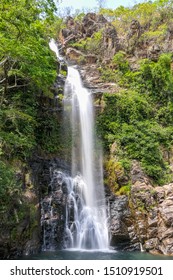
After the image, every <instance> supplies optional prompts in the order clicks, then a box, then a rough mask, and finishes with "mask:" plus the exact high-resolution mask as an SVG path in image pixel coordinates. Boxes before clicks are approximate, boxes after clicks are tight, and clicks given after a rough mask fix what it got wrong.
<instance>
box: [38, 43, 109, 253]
mask: <svg viewBox="0 0 173 280" xmlns="http://www.w3.org/2000/svg"><path fill="white" fill-rule="evenodd" d="M50 48H51V49H52V50H53V51H54V52H55V53H56V55H57V57H58V58H59V57H60V55H59V51H58V48H57V46H56V44H55V42H54V41H53V40H51V42H50ZM92 103H93V101H92V96H91V93H90V92H89V91H88V90H87V89H86V88H85V87H84V86H83V84H82V80H81V77H80V74H79V72H78V70H77V69H75V67H68V75H67V79H66V83H65V89H64V111H65V112H66V114H69V119H70V120H71V124H69V125H71V127H72V177H70V176H69V175H67V174H65V173H63V172H62V171H60V170H54V171H53V173H52V181H51V195H50V197H51V199H50V198H49V199H48V198H46V199H45V201H47V203H48V205H47V206H46V209H48V208H50V209H51V211H50V213H49V216H50V219H49V221H45V219H44V217H45V215H47V214H46V213H45V212H44V209H43V215H42V217H43V219H42V220H43V226H44V229H45V228H47V223H48V224H49V225H50V224H51V223H53V231H52V230H50V229H49V232H47V233H44V236H47V240H48V241H47V243H46V238H45V237H44V242H43V243H44V244H43V248H44V249H48V248H49V247H51V246H50V244H49V239H50V238H49V237H48V235H49V234H51V235H54V236H55V235H56V234H57V232H56V230H54V229H55V227H54V224H55V220H56V219H55V218H54V217H53V216H52V212H53V210H52V208H51V207H52V206H50V202H51V201H52V199H54V196H56V195H57V193H58V192H59V191H61V193H62V192H64V194H65V197H66V198H65V214H64V217H65V222H64V247H65V248H73V249H77V250H83V249H84V250H105V249H108V243H109V242H108V229H107V216H106V207H105V196H104V187H103V171H102V153H101V148H100V146H99V145H98V143H97V139H96V137H95V133H94V112H93V105H92ZM69 107H70V108H71V109H70V110H69ZM60 178H61V180H60ZM57 181H58V183H57ZM55 182H56V184H55ZM55 185H56V187H55ZM55 189H56V191H55ZM58 195H59V194H58ZM45 203H46V202H45ZM46 211H47V210H46ZM48 228H49V227H48ZM47 244H48V245H47Z"/></svg>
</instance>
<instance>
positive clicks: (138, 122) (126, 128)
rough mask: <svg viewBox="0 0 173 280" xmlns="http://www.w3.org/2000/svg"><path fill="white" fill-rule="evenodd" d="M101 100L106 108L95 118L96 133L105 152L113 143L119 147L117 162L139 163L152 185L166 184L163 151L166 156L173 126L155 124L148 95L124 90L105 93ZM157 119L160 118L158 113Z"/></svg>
mask: <svg viewBox="0 0 173 280" xmlns="http://www.w3.org/2000/svg"><path fill="white" fill-rule="evenodd" d="M104 100H105V103H106V107H105V109H104V111H103V113H101V114H100V116H99V117H98V130H99V133H100V134H101V135H102V137H103V141H104V145H105V149H107V150H108V149H109V147H110V145H111V144H112V143H114V142H115V141H116V143H117V144H118V147H119V148H118V149H117V152H116V155H117V156H118V157H119V158H120V159H122V160H123V159H124V158H125V159H127V160H133V159H136V160H139V161H140V162H141V164H142V167H143V169H144V170H145V172H146V173H147V174H148V175H149V176H150V177H152V178H153V179H154V181H155V182H157V183H160V184H162V183H164V182H165V181H167V180H168V179H169V175H168V174H169V168H168V162H167V160H168V159H167V160H166V159H165V157H164V152H163V151H167V153H168V154H169V152H170V150H171V146H172V145H173V128H172V126H167V127H164V126H163V125H162V124H161V123H159V122H158V113H157V114H156V108H155V107H154V106H152V105H153V104H150V103H149V102H148V100H147V95H141V94H139V93H137V92H134V91H123V92H121V93H120V94H113V95H112V94H105V95H104ZM168 115H169V111H168ZM159 116H160V119H161V112H160V110H159ZM169 117H170V115H169ZM166 118H168V116H166ZM170 120H171V119H170ZM127 162H128V161H127ZM127 168H128V166H127Z"/></svg>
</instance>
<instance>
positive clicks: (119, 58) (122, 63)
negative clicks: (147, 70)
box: [112, 51, 130, 74]
mask: <svg viewBox="0 0 173 280" xmlns="http://www.w3.org/2000/svg"><path fill="white" fill-rule="evenodd" d="M112 64H113V65H115V67H116V68H117V69H118V70H119V71H121V72H122V73H123V74H125V73H126V72H127V71H129V70H130V67H129V63H128V61H127V60H126V54H125V53H124V52H122V51H119V52H118V53H116V54H115V55H114V56H113V58H112Z"/></svg>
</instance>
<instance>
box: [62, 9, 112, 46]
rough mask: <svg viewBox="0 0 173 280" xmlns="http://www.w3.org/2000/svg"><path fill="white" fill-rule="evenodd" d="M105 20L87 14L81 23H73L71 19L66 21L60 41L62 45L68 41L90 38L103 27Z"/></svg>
mask: <svg viewBox="0 0 173 280" xmlns="http://www.w3.org/2000/svg"><path fill="white" fill-rule="evenodd" d="M106 23H107V20H106V19H105V18H104V17H103V16H102V15H96V14H95V13H88V14H86V15H85V16H84V18H83V20H82V22H78V21H75V20H74V19H73V18H72V17H68V18H67V20H66V28H64V29H62V32H61V35H60V39H61V42H62V44H63V45H67V43H68V42H70V41H77V40H79V39H81V38H86V37H91V36H92V35H93V34H94V32H97V31H99V30H100V29H101V28H103V27H104V26H105V24H106Z"/></svg>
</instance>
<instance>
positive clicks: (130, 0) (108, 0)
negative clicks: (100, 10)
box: [59, 0, 143, 10]
mask: <svg viewBox="0 0 173 280" xmlns="http://www.w3.org/2000/svg"><path fill="white" fill-rule="evenodd" d="M61 2H62V3H61V4H59V6H60V8H63V7H72V9H73V10H76V9H82V8H88V9H92V8H95V7H97V2H96V0H61ZM140 2H143V1H142V0H105V8H111V9H114V8H116V7H118V6H120V5H123V6H133V5H135V4H137V3H140Z"/></svg>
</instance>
